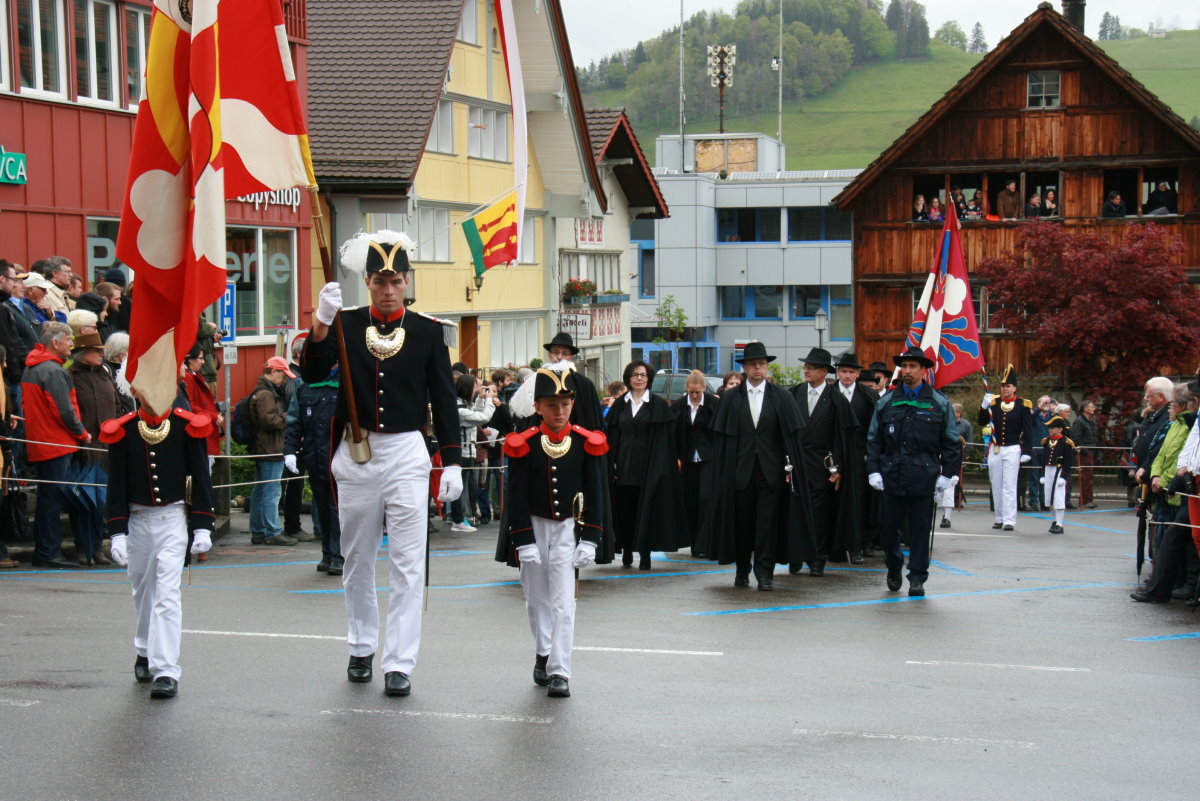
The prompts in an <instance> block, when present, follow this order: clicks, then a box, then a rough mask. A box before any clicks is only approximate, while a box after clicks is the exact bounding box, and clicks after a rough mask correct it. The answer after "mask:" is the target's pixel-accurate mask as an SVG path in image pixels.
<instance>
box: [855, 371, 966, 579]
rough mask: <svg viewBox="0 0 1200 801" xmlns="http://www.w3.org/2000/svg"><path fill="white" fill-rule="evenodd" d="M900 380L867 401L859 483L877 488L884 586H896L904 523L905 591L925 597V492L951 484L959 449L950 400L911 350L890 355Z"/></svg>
mask: <svg viewBox="0 0 1200 801" xmlns="http://www.w3.org/2000/svg"><path fill="white" fill-rule="evenodd" d="M895 360H896V364H897V365H898V366H899V367H900V385H899V386H897V387H896V388H895V389H893V390H892V391H890V392H888V393H886V394H884V396H883V397H882V398H880V399H879V403H877V404H876V405H875V415H874V417H872V418H871V427H870V429H869V430H868V432H867V471H868V473H869V475H868V477H867V481H868V482H869V483H870V485H871V486H872V487H874V488H875V489H877V490H879V491H880V492H881V493H882V499H881V502H880V507H879V531H880V537H881V538H882V539H883V550H884V559H885V560H886V562H887V588H888V590H890V591H891V592H896V591H898V590H899V589H900V586H901V584H902V581H901V577H900V571H901V570H902V568H903V567H904V553H903V552H902V551H901V550H900V532H901V530H902V529H904V528H907V530H908V532H909V536H910V537H911V539H912V542H911V544H910V547H909V553H908V594H909V595H910V596H912V597H921V596H923V595H925V582H926V581H927V580H928V579H929V551H930V546H931V544H932V542H931V540H932V536H933V493H934V490H942V491H944V490H945V489H947V488H953V486H954V484H953V482H952V481H951V478H952V477H953V476H957V475H958V471H959V468H960V467H961V466H962V446H961V445H960V444H959V441H958V432H957V431H956V429H955V426H954V410H953V409H952V408H951V406H950V400H949V398H947V397H946V396H945V395H943V394H942V393H940V392H938V391H937V390H936V389H934V388H933V387H932V386H930V384H929V382H928V381H926V380H925V372H926V370H928V369H929V368H930V367H933V360H932V359H930V358H929V357H928V356H926V355H925V353H924V352H923V351H922V350H921V349H920V348H918V347H910V348H909V349H908V350H906V351H905V352H904V353H902V354H900V355H899V356H896V357H895Z"/></svg>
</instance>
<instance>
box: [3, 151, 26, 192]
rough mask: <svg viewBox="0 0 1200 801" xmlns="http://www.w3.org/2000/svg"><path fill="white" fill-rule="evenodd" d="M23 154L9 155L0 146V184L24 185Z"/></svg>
mask: <svg viewBox="0 0 1200 801" xmlns="http://www.w3.org/2000/svg"><path fill="white" fill-rule="evenodd" d="M26 179H27V173H26V171H25V154H24V153H9V152H8V151H7V150H5V149H4V148H3V147H2V146H0V184H23V183H26V182H27V181H26Z"/></svg>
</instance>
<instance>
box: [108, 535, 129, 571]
mask: <svg viewBox="0 0 1200 801" xmlns="http://www.w3.org/2000/svg"><path fill="white" fill-rule="evenodd" d="M112 560H113V561H114V562H116V563H117V564H118V565H119V566H121V567H129V549H128V548H127V547H126V546H125V535H124V534H118V535H116V536H115V537H113V538H112Z"/></svg>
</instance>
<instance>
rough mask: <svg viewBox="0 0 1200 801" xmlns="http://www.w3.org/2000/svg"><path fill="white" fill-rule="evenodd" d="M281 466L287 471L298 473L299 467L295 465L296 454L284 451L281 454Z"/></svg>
mask: <svg viewBox="0 0 1200 801" xmlns="http://www.w3.org/2000/svg"><path fill="white" fill-rule="evenodd" d="M283 466H284V467H286V468H287V471H288V472H289V473H295V474H296V475H299V474H300V468H298V467H296V454H294V453H286V454H284V456H283Z"/></svg>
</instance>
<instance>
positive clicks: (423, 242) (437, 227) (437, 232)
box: [409, 206, 450, 261]
mask: <svg viewBox="0 0 1200 801" xmlns="http://www.w3.org/2000/svg"><path fill="white" fill-rule="evenodd" d="M409 236H410V237H411V238H412V239H414V240H415V241H416V243H417V254H416V258H415V259H414V261H450V210H449V209H439V208H436V207H429V206H423V207H421V208H419V209H417V235H416V236H415V237H414V236H412V235H411V234H410V235H409Z"/></svg>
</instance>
